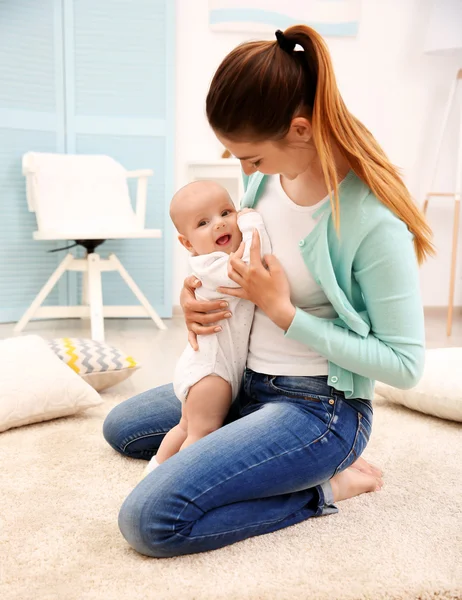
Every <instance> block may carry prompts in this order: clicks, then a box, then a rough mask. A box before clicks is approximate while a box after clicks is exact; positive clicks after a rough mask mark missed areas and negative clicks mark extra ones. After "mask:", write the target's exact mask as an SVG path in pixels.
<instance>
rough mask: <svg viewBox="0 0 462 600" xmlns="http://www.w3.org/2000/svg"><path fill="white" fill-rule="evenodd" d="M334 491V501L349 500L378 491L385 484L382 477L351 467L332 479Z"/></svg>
mask: <svg viewBox="0 0 462 600" xmlns="http://www.w3.org/2000/svg"><path fill="white" fill-rule="evenodd" d="M330 483H331V485H332V491H333V493H334V502H340V501H341V500H347V499H348V498H353V497H354V496H359V495H360V494H364V493H366V492H378V491H379V490H380V489H381V488H382V486H383V480H382V478H381V477H374V476H373V475H366V474H365V473H362V472H361V471H358V470H357V469H353V468H352V467H349V468H348V469H345V471H342V472H341V473H338V474H337V475H335V477H332V479H331V480H330Z"/></svg>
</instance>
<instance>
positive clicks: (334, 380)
mask: <svg viewBox="0 0 462 600" xmlns="http://www.w3.org/2000/svg"><path fill="white" fill-rule="evenodd" d="M330 380H331V383H337V381H338V377H337V376H336V375H334V376H333V377H331V378H330Z"/></svg>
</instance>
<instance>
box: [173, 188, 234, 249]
mask: <svg viewBox="0 0 462 600" xmlns="http://www.w3.org/2000/svg"><path fill="white" fill-rule="evenodd" d="M181 221H182V228H181V229H182V234H183V238H186V239H185V242H186V243H184V245H185V246H186V248H187V249H188V250H190V252H192V253H193V254H196V255H202V254H210V253H211V252H217V251H221V252H226V253H227V254H229V253H230V252H236V250H237V249H238V248H239V245H240V243H241V241H242V234H241V232H240V230H239V227H238V226H237V211H236V208H235V207H234V204H233V203H232V202H231V200H230V198H229V196H228V195H227V194H226V193H216V192H215V191H213V192H210V191H209V190H207V191H206V192H205V193H204V194H201V195H195V196H194V197H192V198H191V202H190V203H188V205H187V209H186V211H185V214H183V215H182V218H181Z"/></svg>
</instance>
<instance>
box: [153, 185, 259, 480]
mask: <svg viewBox="0 0 462 600" xmlns="http://www.w3.org/2000/svg"><path fill="white" fill-rule="evenodd" d="M170 217H171V219H172V221H173V223H174V225H175V227H176V229H177V231H178V233H179V236H178V239H179V241H180V242H181V244H182V245H183V246H184V247H185V248H186V249H187V250H189V252H190V253H191V256H190V259H189V260H190V265H191V268H192V271H193V274H194V275H195V276H196V277H197V278H198V279H199V280H200V281H201V282H202V286H201V287H200V288H199V289H198V290H197V291H196V298H197V299H199V300H216V299H219V298H224V299H225V300H226V301H227V302H228V304H229V309H230V312H231V313H232V315H233V316H232V318H231V319H227V320H225V321H223V322H221V323H220V326H221V327H222V331H220V332H219V333H214V334H212V335H206V336H201V335H200V336H198V345H199V350H198V351H194V350H193V349H192V348H191V346H189V345H188V346H187V347H186V349H185V350H184V352H183V354H182V356H181V358H180V360H179V362H178V364H177V367H176V371H175V376H174V383H173V385H174V390H175V394H176V396H177V397H178V399H179V400H180V401H181V402H182V404H183V407H182V416H181V420H180V422H179V424H178V425H177V426H176V427H174V428H173V429H171V430H170V431H169V432H168V433H167V435H166V436H165V438H164V440H163V441H162V444H161V445H160V447H159V450H158V452H157V454H156V456H155V457H154V458H153V459H152V460H151V461H150V463H149V464H148V466H147V467H146V469H145V472H144V474H143V477H144V476H146V475H147V474H148V473H149V472H150V471H152V470H153V469H154V468H156V467H157V466H158V465H159V464H161V463H162V462H164V461H165V460H166V459H167V458H169V457H170V456H172V455H173V454H175V453H176V452H178V451H179V450H182V449H183V448H186V447H187V446H189V445H190V444H193V443H194V442H196V441H197V440H199V439H201V438H202V437H204V436H206V435H207V434H209V433H211V432H212V431H215V430H217V429H219V428H220V427H221V426H222V425H223V421H224V419H225V417H226V415H227V414H228V411H229V408H230V406H231V403H232V401H233V400H234V399H235V398H236V396H237V393H238V391H239V387H240V384H241V380H242V376H243V373H244V368H245V364H246V360H247V352H248V342H249V334H250V327H251V325H252V320H253V313H254V309H255V306H254V304H252V302H250V301H249V300H243V299H241V298H235V297H234V296H223V294H220V293H218V292H217V291H216V290H217V288H218V287H239V286H238V285H237V284H236V283H235V282H234V281H232V280H231V279H230V278H229V277H228V261H229V254H230V253H231V252H236V250H237V249H238V248H239V246H240V245H241V242H244V254H243V257H242V260H243V261H244V262H247V263H248V262H249V257H250V246H251V242H252V234H253V231H254V230H255V229H257V230H258V233H259V235H260V247H261V255H262V256H264V255H265V254H270V253H271V246H270V241H269V238H268V234H267V233H266V230H265V227H264V224H263V220H262V218H261V216H260V215H259V214H258V213H257V212H255V211H253V210H251V209H244V210H243V211H241V212H240V213H238V212H237V211H236V208H235V207H234V204H233V203H232V201H231V198H230V197H229V194H228V192H227V191H226V190H225V189H224V188H223V187H221V186H220V185H218V184H217V183H215V182H213V181H196V182H194V183H190V184H188V185H186V186H185V187H183V188H182V189H180V190H179V191H178V192H177V193H176V194H175V196H174V197H173V199H172V202H171V205H170Z"/></svg>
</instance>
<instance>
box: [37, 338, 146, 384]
mask: <svg viewBox="0 0 462 600" xmlns="http://www.w3.org/2000/svg"><path fill="white" fill-rule="evenodd" d="M49 343H50V348H51V349H52V350H53V352H55V353H56V355H57V356H59V358H60V359H61V360H62V361H63V362H65V363H66V364H67V365H68V366H69V367H70V368H71V369H72V370H73V371H75V372H76V373H77V375H80V377H82V379H84V380H85V381H86V382H87V383H89V384H90V385H91V386H92V387H93V388H95V390H98V391H99V392H100V391H101V390H104V389H106V388H108V387H111V386H113V385H116V384H117V383H120V382H121V381H124V380H125V379H127V378H128V377H130V375H133V373H134V372H135V371H136V370H137V369H139V368H140V364H139V363H138V362H136V360H135V359H134V358H133V357H132V356H129V355H128V354H127V353H126V352H124V351H123V350H120V349H119V348H115V347H114V346H109V344H106V343H105V342H97V341H96V340H90V339H85V338H56V339H54V340H51V342H49Z"/></svg>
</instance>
